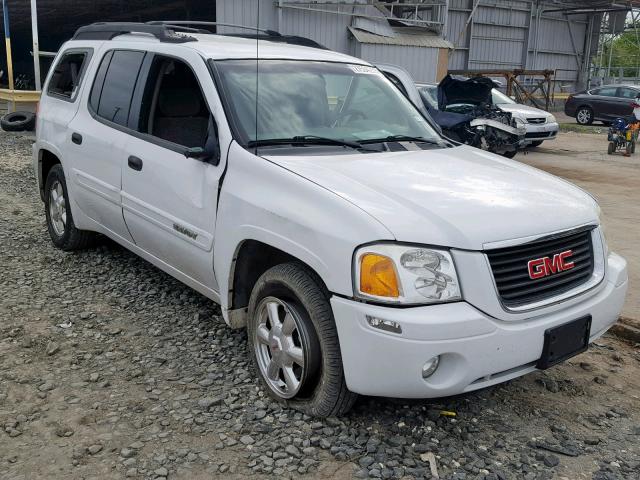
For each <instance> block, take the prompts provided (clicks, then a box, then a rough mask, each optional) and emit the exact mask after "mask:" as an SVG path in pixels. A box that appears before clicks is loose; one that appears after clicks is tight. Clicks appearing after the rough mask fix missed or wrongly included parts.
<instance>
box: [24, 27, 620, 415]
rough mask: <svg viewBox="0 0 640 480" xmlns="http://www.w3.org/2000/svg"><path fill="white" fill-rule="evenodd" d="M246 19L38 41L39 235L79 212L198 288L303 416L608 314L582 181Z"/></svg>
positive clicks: (493, 371) (87, 31)
mask: <svg viewBox="0 0 640 480" xmlns="http://www.w3.org/2000/svg"><path fill="white" fill-rule="evenodd" d="M201 26H203V25H196V27H201ZM205 26H206V25H205ZM247 37H248V38H246V37H244V38H243V37H242V36H222V35H213V34H207V33H206V32H203V30H202V29H201V28H193V25H192V26H191V28H185V27H184V26H183V25H175V22H173V24H166V23H165V24H161V23H156V24H94V25H90V26H87V27H83V28H81V29H79V30H78V32H77V33H76V35H75V37H74V39H73V40H71V41H69V42H68V43H66V44H65V45H64V46H63V47H62V49H61V50H60V53H59V54H58V56H57V58H56V60H55V65H54V67H53V68H52V70H51V72H50V74H49V76H48V78H47V81H46V84H45V88H44V91H43V95H42V100H41V103H40V107H39V115H38V120H37V140H36V142H35V144H34V146H33V163H34V168H35V170H36V172H37V178H38V187H39V189H40V195H41V197H42V199H43V201H44V205H45V214H46V220H47V224H48V229H49V234H50V236H51V239H52V241H53V243H54V244H55V246H56V247H58V248H60V249H63V250H74V249H78V248H81V247H85V246H87V245H89V244H90V243H91V240H92V238H93V237H94V236H95V232H99V233H101V234H103V235H106V236H108V237H110V238H111V239H113V240H115V241H116V242H118V243H119V244H121V245H123V246H124V247H126V248H128V249H129V250H131V251H133V252H135V253H136V254H138V255H140V256H141V257H143V258H144V259H146V260H147V261H149V262H151V263H152V264H154V265H156V266H157V267H158V268H160V269H162V270H164V271H165V272H167V273H169V274H170V275H172V276H174V277H176V278H177V279H179V280H181V281H182V282H184V283H186V284H187V285H189V286H191V287H193V288H194V289H195V290H197V291H198V292H200V293H202V294H203V295H205V296H207V297H209V298H210V299H212V300H214V301H215V302H217V303H219V304H220V305H221V308H222V314H223V316H224V319H225V321H226V322H227V323H228V324H229V325H230V326H231V327H234V328H239V327H243V326H246V327H247V330H248V342H249V347H250V352H251V356H252V358H253V362H254V363H255V367H256V371H257V372H258V376H259V378H260V381H261V383H262V385H263V388H264V389H265V390H266V391H267V392H269V394H271V395H272V396H273V397H274V398H276V399H277V400H279V401H280V402H282V403H284V404H287V405H290V406H293V407H295V408H299V409H301V410H303V411H305V412H307V413H309V414H311V415H317V416H326V415H339V414H342V413H344V412H346V411H347V410H348V409H349V408H350V407H351V405H352V404H353V402H354V400H355V398H356V394H364V395H378V396H392V397H405V398H409V397H410V398H429V397H439V396H445V395H452V394H458V393H461V392H469V391H472V390H475V389H479V388H483V387H487V386H489V385H493V384H496V383H499V382H504V381H506V380H509V379H512V378H515V377H518V376H520V375H523V374H525V373H528V372H531V371H534V370H536V369H545V368H548V367H550V366H552V365H554V364H556V363H558V362H561V361H563V360H565V359H567V358H569V357H571V356H572V355H575V354H577V353H579V352H582V351H584V350H585V349H586V348H587V346H588V344H589V342H591V341H593V340H594V339H595V338H597V337H599V336H600V335H602V334H603V333H604V332H605V331H606V330H607V329H608V328H609V327H610V326H611V325H612V324H613V323H614V322H615V321H616V319H617V318H618V314H619V312H620V310H621V308H622V305H623V301H624V297H625V291H626V289H627V271H626V262H625V260H624V259H622V258H621V257H620V256H618V255H616V254H615V253H612V252H610V251H609V249H608V248H607V244H606V241H605V238H604V235H603V231H602V229H601V227H600V220H599V213H600V210H599V208H598V205H597V204H596V202H595V201H594V199H593V198H592V197H591V196H590V195H589V194H587V193H585V192H584V191H582V190H581V189H579V188H577V187H575V186H573V185H571V184H569V183H567V182H565V181H564V180H561V179H559V178H556V177H553V176H551V175H548V174H546V173H544V172H541V171H539V170H536V169H534V168H530V167H528V166H525V165H522V164H520V163H518V162H514V161H509V160H506V159H505V158H502V157H499V156H496V155H492V154H490V153H486V152H483V151H481V150H477V149H474V148H471V147H467V146H455V145H452V144H451V143H449V142H448V141H446V140H444V139H443V138H442V137H441V136H440V135H439V134H438V130H437V128H436V127H434V126H433V125H432V124H431V122H430V120H429V119H428V118H427V117H425V116H423V115H422V114H421V113H420V111H418V110H417V109H416V108H415V107H414V106H413V104H412V103H411V102H410V101H409V100H407V99H406V98H405V97H404V96H403V95H402V94H401V93H400V91H399V90H398V89H396V88H395V87H394V86H393V84H392V83H390V81H389V80H387V79H386V77H385V76H384V75H383V74H381V73H380V72H379V71H378V70H377V69H376V68H375V67H372V66H371V65H370V64H368V63H366V62H364V61H362V60H359V59H357V58H353V57H350V56H347V55H342V54H338V53H335V52H332V51H329V50H326V49H323V48H321V47H320V46H319V45H314V44H313V42H311V41H309V40H307V39H303V38H299V37H289V36H282V35H279V34H277V33H276V32H271V31H267V32H258V33H251V34H250V35H248V36H247ZM256 58H259V61H256Z"/></svg>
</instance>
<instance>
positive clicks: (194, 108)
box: [158, 88, 202, 117]
mask: <svg viewBox="0 0 640 480" xmlns="http://www.w3.org/2000/svg"><path fill="white" fill-rule="evenodd" d="M201 101H202V100H201V96H200V92H198V91H197V90H194V89H193V88H171V89H167V90H162V91H161V92H160V97H159V98H158V106H159V107H160V112H161V113H162V116H163V117H195V116H197V115H198V114H199V113H200V110H201V107H202V105H201Z"/></svg>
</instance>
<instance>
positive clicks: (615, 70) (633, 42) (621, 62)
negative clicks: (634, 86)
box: [594, 24, 640, 77]
mask: <svg viewBox="0 0 640 480" xmlns="http://www.w3.org/2000/svg"><path fill="white" fill-rule="evenodd" d="M627 28H629V29H630V30H628V31H626V32H624V33H622V34H619V35H616V36H615V37H614V38H613V42H611V41H610V40H611V38H608V39H607V43H606V45H605V47H604V55H601V56H598V57H597V58H595V59H594V60H595V62H594V63H595V64H596V66H599V67H602V68H605V69H606V68H607V66H608V65H609V53H610V50H611V49H613V51H612V52H611V74H612V75H615V76H617V75H619V68H620V67H622V72H623V76H625V77H635V76H638V74H639V73H640V24H638V25H637V28H638V31H637V32H636V31H635V29H633V26H628V27H627Z"/></svg>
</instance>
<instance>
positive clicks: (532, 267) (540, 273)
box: [527, 250, 576, 280]
mask: <svg viewBox="0 0 640 480" xmlns="http://www.w3.org/2000/svg"><path fill="white" fill-rule="evenodd" d="M571 255H573V251H572V250H565V251H564V252H561V253H556V254H555V255H554V256H553V258H551V257H542V258H536V259H535V260H529V263H527V267H528V268H529V278H530V279H531V280H537V279H538V278H543V277H547V276H549V275H553V274H554V273H559V272H564V271H565V270H571V269H572V268H573V267H575V266H576V265H575V263H573V262H568V261H567V258H569V257H570V256H571Z"/></svg>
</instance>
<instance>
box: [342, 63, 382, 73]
mask: <svg viewBox="0 0 640 480" xmlns="http://www.w3.org/2000/svg"><path fill="white" fill-rule="evenodd" d="M349 68H351V70H352V71H353V72H355V73H368V74H371V73H378V69H377V68H374V67H368V66H366V65H349Z"/></svg>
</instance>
